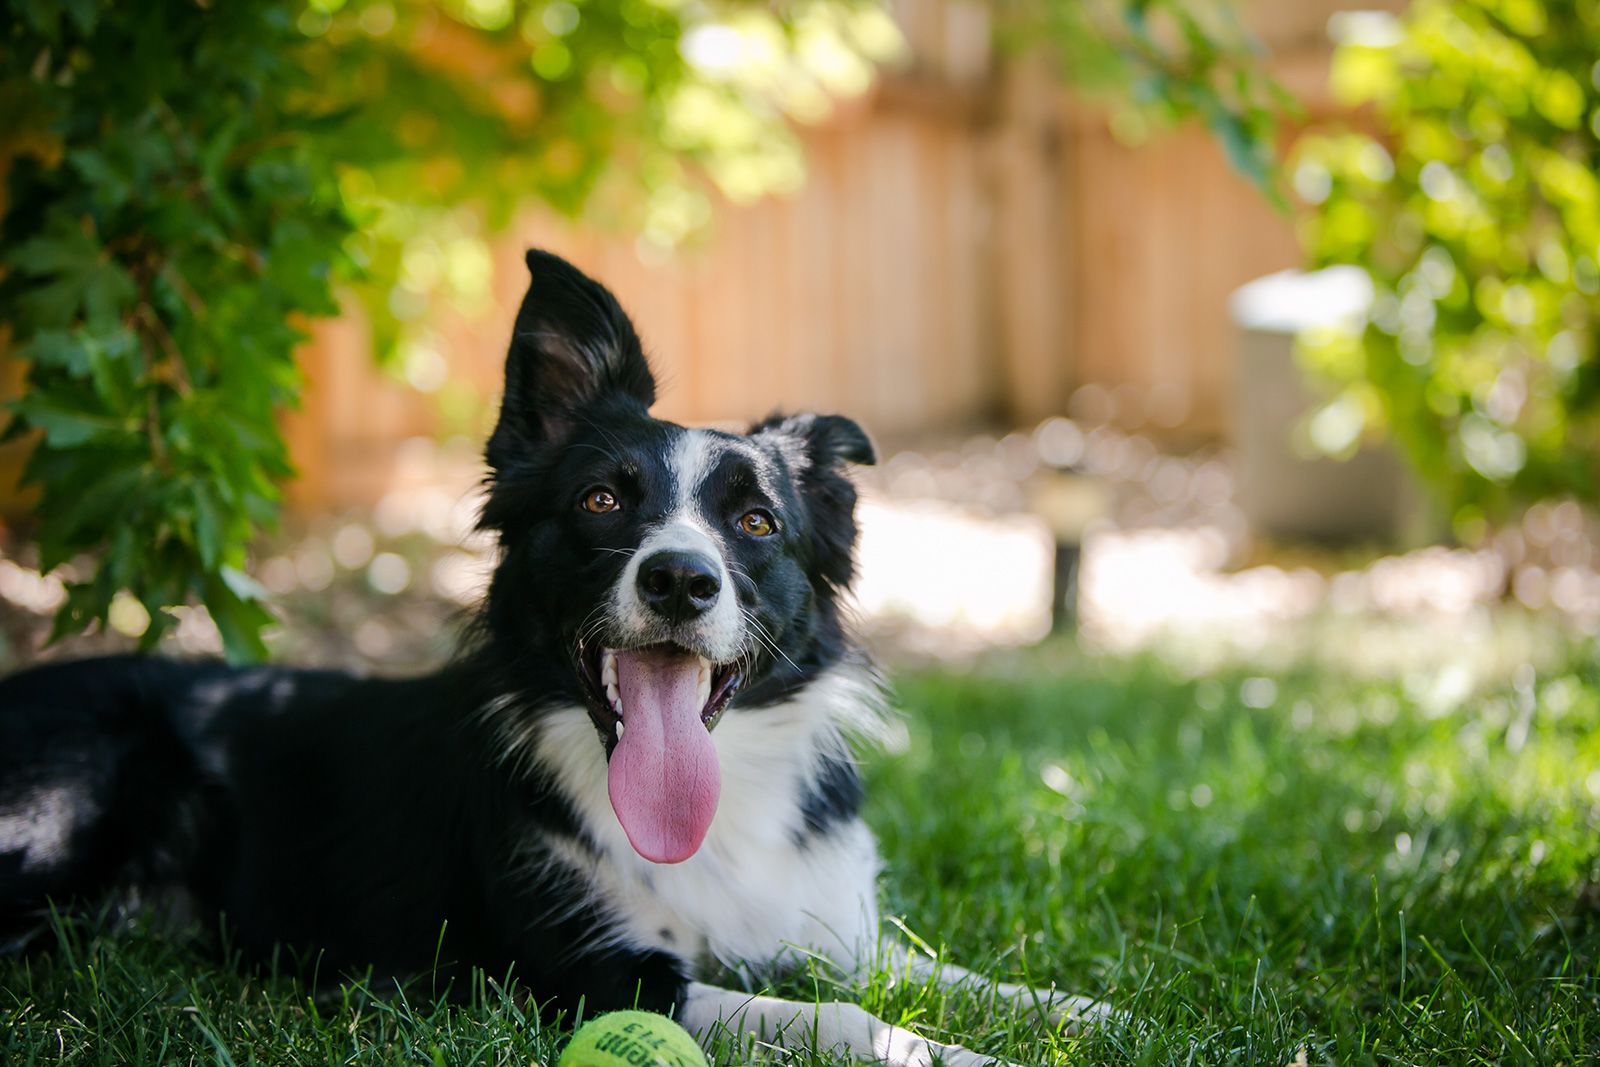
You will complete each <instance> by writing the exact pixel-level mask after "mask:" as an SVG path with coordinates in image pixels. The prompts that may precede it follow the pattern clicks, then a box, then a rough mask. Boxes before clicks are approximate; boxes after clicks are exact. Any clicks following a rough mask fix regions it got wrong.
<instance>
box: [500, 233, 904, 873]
mask: <svg viewBox="0 0 1600 1067" xmlns="http://www.w3.org/2000/svg"><path fill="white" fill-rule="evenodd" d="M528 268H529V271H530V272H531V274H532V280H531V283H530V285H529V288H528V295H527V296H526V298H525V299H524V300H523V302H522V308H521V310H520V311H519V312H518V314H517V321H516V326H515V330H514V333H513V335H512V340H511V350H510V353H509V355H508V356H507V358H506V383H505V398H504V400H503V402H502V405H501V410H500V421H499V423H498V425H497V426H496V427H495V430H494V434H493V436H491V438H490V439H489V446H488V452H487V458H488V462H489V467H490V469H491V471H492V481H491V484H490V492H489V497H488V502H487V504H486V505H485V508H484V514H483V525H484V526H486V527H488V528H490V529H493V530H495V531H497V532H498V533H499V535H500V539H501V544H502V549H503V552H502V558H501V563H500V565H499V567H498V569H497V570H496V572H495V576H494V580H493V582H492V584H491V587H490V593H489V601H488V604H487V609H486V610H487V615H486V622H487V626H486V629H487V630H488V633H489V637H490V640H491V641H492V642H493V643H494V644H495V645H496V646H497V647H498V648H499V650H500V652H501V658H502V660H503V661H504V662H507V663H509V664H510V665H511V668H512V670H513V671H514V670H515V669H516V664H517V662H518V661H519V660H521V661H524V662H526V663H527V664H528V666H529V668H530V670H531V669H532V668H533V665H534V664H538V665H539V667H540V668H541V669H540V670H539V671H538V673H539V675H540V683H541V684H543V683H545V681H546V680H547V676H548V674H549V673H551V672H553V673H555V674H556V675H557V677H558V683H557V684H558V685H559V686H560V687H561V690H560V691H558V692H550V693H530V694H528V695H529V696H530V697H532V698H534V699H536V700H537V699H543V698H556V699H562V698H566V699H576V700H579V701H581V702H582V703H583V704H584V706H585V707H586V708H587V709H588V711H589V715H590V717H591V718H592V719H593V720H594V724H595V727H596V729H597V731H598V734H599V737H598V739H597V744H600V745H602V746H603V747H604V751H605V754H606V758H607V761H608V772H607V773H608V786H609V791H610V796H611V802H612V807H613V808H614V809H615V811H616V814H617V817H618V819H619V821H620V822H621V824H622V827H623V829H624V830H625V831H626V832H627V835H628V839H629V840H630V841H631V842H632V843H633V846H634V848H635V849H637V850H638V851H639V853H640V854H641V855H643V856H645V857H646V858H648V859H651V860H654V861H656V862H663V863H672V862H678V861H681V860H683V859H686V858H688V857H689V856H690V855H692V854H693V853H694V852H695V850H696V849H698V848H699V846H700V842H701V840H702V839H703V838H704V836H705V833H706V830H707V829H708V828H709V826H710V823H711V818H712V816H713V814H715V811H716V803H717V798H718V791H719V783H720V771H719V768H718V766H717V757H716V749H715V746H714V744H713V743H712V741H711V737H710V731H711V730H712V729H713V728H714V727H715V726H716V725H717V722H718V720H719V718H720V717H721V716H722V715H723V714H724V713H725V712H726V711H727V710H728V709H729V707H730V705H733V706H736V707H740V708H746V707H749V708H754V707H759V706H760V705H761V704H763V703H771V702H772V701H773V700H775V699H778V698H780V697H781V696H783V695H784V694H786V693H788V692H792V691H793V690H795V689H796V688H798V687H801V686H804V685H805V684H806V683H807V681H808V680H810V679H811V678H812V677H814V676H815V675H816V674H817V673H818V672H820V671H822V670H824V669H826V668H827V667H828V666H830V665H832V663H833V662H835V661H836V660H837V659H838V657H839V656H840V655H841V653H842V651H843V637H842V632H841V629H840V624H839V619H838V607H837V597H838V594H839V593H840V592H841V591H842V590H843V589H844V588H845V587H846V586H847V585H848V584H849V582H850V579H851V576H852V569H853V564H852V559H851V553H852V549H853V547H854V543H855V520H854V515H853V512H854V508H855V489H854V487H853V486H852V484H851V482H850V480H849V478H848V477H847V476H846V474H845V468H846V466H847V465H848V464H850V463H871V462H873V450H872V445H871V443H870V442H869V441H868V439H867V437H866V435H865V434H864V433H863V432H862V430H861V428H860V427H858V426H857V425H856V424H855V423H853V422H851V421H850V420H848V419H845V418H841V417H839V416H836V415H794V416H788V417H782V416H774V417H772V418H769V419H767V420H765V421H763V422H761V423H759V424H757V425H755V426H753V427H751V429H750V431H749V432H748V433H746V434H742V435H741V434H731V433H722V432H718V431H713V430H701V429H688V428H685V427H683V426H679V425H676V424H674V423H670V422H665V421H663V420H660V419H656V418H653V417H652V416H651V415H650V410H649V409H650V405H651V404H652V403H653V402H654V400H655V380H654V378H653V377H652V376H651V374H650V368H649V366H648V365H647V364H646V362H645V357H644V353H643V351H642V349H641V347H640V344H639V339H638V337H637V335H636V334H635V332H634V329H633V325H632V323H631V322H629V320H628V317H627V315H626V314H624V312H623V311H622V308H621V307H620V306H619V305H618V303H617V301H616V300H615V298H613V297H612V295H611V294H610V293H609V292H607V291H606V289H605V288H604V287H603V286H601V285H600V284H598V283H597V282H595V281H593V280H592V279H590V278H588V277H586V276H584V275H583V274H582V273H581V272H579V271H578V270H577V269H576V268H574V267H573V266H572V265H571V264H569V263H567V262H565V261H564V260H561V259H559V258H557V257H556V256H552V255H550V254H548V253H544V252H538V251H534V252H530V253H528Z"/></svg>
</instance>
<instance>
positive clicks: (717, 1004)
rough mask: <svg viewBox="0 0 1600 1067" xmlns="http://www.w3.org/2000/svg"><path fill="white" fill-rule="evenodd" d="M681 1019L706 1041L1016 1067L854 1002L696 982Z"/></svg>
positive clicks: (894, 1064) (903, 1061) (869, 1058)
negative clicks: (720, 1038)
mask: <svg viewBox="0 0 1600 1067" xmlns="http://www.w3.org/2000/svg"><path fill="white" fill-rule="evenodd" d="M678 1021H679V1022H680V1023H682V1024H683V1026H684V1027H686V1028H687V1029H688V1030H689V1031H690V1032H691V1033H693V1034H695V1035H696V1036H697V1037H698V1038H699V1039H700V1041H701V1042H702V1043H709V1042H710V1041H711V1040H712V1039H713V1038H714V1037H716V1035H717V1034H719V1033H723V1032H725V1033H727V1034H729V1035H731V1036H732V1037H733V1038H734V1039H735V1040H738V1041H740V1042H741V1043H742V1042H744V1041H746V1040H748V1039H752V1038H753V1039H755V1040H756V1041H761V1042H765V1043H767V1044H771V1045H777V1046H779V1047H781V1048H786V1049H791V1050H794V1049H811V1050H813V1051H817V1052H837V1053H841V1054H844V1055H848V1056H850V1057H851V1058H852V1059H855V1060H858V1061H860V1062H863V1063H882V1064H887V1065H888V1067H933V1065H934V1064H935V1063H942V1064H944V1065H945V1067H986V1065H992V1067H1014V1065H1012V1064H1008V1063H1007V1062H1006V1061H1004V1060H1000V1059H996V1058H995V1057H993V1056H982V1055H979V1054H978V1053H976V1052H972V1051H971V1050H969V1049H964V1048H962V1047H961V1046H960V1045H942V1044H939V1043H938V1042H936V1041H929V1040H927V1039H926V1038H921V1037H918V1036H917V1035H916V1034H913V1033H912V1032H911V1031H909V1030H905V1029H903V1028H901V1027H898V1026H892V1025H890V1024H889V1023H886V1022H884V1021H883V1020H882V1019H879V1018H878V1017H876V1016H874V1015H872V1014H870V1013H869V1012H867V1011H866V1010H865V1009H863V1008H861V1007H858V1006H857V1005H855V1004H845V1003H839V1002H831V1003H824V1004H809V1003H805V1002H802V1001H797V1000H780V999H778V998H776V997H761V996H752V995H751V994H749V993H739V992H735V991H733V990H729V989H719V988H717V987H716V986H710V985H704V984H702V983H700V982H692V983H690V985H689V988H688V991H687V993H686V994H685V996H684V1000H683V1010H682V1011H681V1012H680V1014H679V1019H678Z"/></svg>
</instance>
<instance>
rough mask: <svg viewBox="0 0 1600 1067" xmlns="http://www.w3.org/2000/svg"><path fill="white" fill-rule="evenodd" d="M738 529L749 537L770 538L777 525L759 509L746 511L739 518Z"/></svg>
mask: <svg viewBox="0 0 1600 1067" xmlns="http://www.w3.org/2000/svg"><path fill="white" fill-rule="evenodd" d="M739 529H741V530H743V531H744V532H745V533H747V534H749V535H750V536H751V537H771V536H772V534H773V531H775V530H776V529H777V525H776V524H775V523H774V522H773V521H772V516H771V515H768V514H767V513H766V512H765V511H762V510H760V509H759V508H758V509H756V510H755V511H747V512H745V513H744V514H743V515H741V516H740V517H739Z"/></svg>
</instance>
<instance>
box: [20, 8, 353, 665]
mask: <svg viewBox="0 0 1600 1067" xmlns="http://www.w3.org/2000/svg"><path fill="white" fill-rule="evenodd" d="M6 21H7V24H8V25H9V27H10V29H9V31H8V33H7V35H6V36H7V39H6V42H5V45H6V47H5V49H4V52H3V53H0V57H3V58H0V97H3V98H5V99H6V100H7V101H8V105H9V106H7V107H6V108H5V109H4V110H5V114H6V115H7V116H8V119H7V121H8V124H9V127H10V128H9V129H8V130H7V131H6V135H5V136H6V142H5V143H6V146H7V148H6V150H5V151H4V152H3V154H0V158H5V159H6V160H7V161H8V162H10V163H11V167H10V170H11V173H10V182H9V187H8V189H7V190H6V195H7V196H8V202H7V203H6V207H7V209H8V210H7V211H6V214H5V217H4V220H3V225H4V230H3V260H4V266H5V269H6V271H7V273H6V275H5V277H4V279H3V281H0V321H3V322H4V323H5V324H6V325H7V327H8V328H9V330H10V332H11V346H12V351H11V353H10V354H11V356H13V357H14V358H20V359H23V360H26V361H27V362H28V364H29V367H30V370H29V377H28V385H27V390H26V392H25V394H24V395H23V396H22V397H21V398H20V399H19V400H17V401H16V402H15V403H14V404H13V406H12V411H13V414H14V415H15V418H14V419H12V420H11V424H10V427H9V431H8V432H9V434H10V435H12V436H16V435H19V434H21V433H23V432H25V431H34V432H36V433H37V435H38V443H37V445H36V447H35V449H34V451H33V456H32V460H31V462H30V464H29V467H28V471H27V478H28V479H29V480H31V481H32V482H34V483H36V484H37V485H38V486H39V488H40V496H39V502H38V506H37V517H38V540H39V545H40V554H41V558H42V560H43V562H44V565H45V567H46V568H47V569H48V568H53V567H55V566H57V565H59V564H61V563H63V562H65V561H67V560H69V559H70V558H72V557H73V556H74V555H76V554H78V553H81V552H88V551H93V552H96V553H98V554H99V555H100V557H101V561H100V565H99V568H98V571H97V572H96V573H95V575H94V577H93V578H92V579H89V580H86V581H80V582H76V583H74V584H72V585H71V587H70V591H69V597H68V600H67V603H66V605H65V606H64V607H63V608H62V610H61V613H60V615H59V617H58V620H57V623H58V625H57V630H58V632H67V631H72V630H78V629H82V628H83V627H85V626H86V625H88V624H89V623H90V622H91V621H92V620H94V619H96V618H102V617H104V616H105V615H106V613H107V612H108V611H109V609H110V606H111V603H112V600H113V597H114V596H115V594H116V593H117V592H118V591H119V590H124V589H126V590H131V591H132V593H133V595H134V596H135V597H137V599H138V601H139V602H141V603H142V604H143V606H144V608H145V610H146V611H147V612H148V613H149V615H150V617H151V623H150V626H149V629H148V630H147V631H146V634H147V637H148V639H149V640H150V641H151V642H154V641H155V640H156V639H157V638H158V637H159V636H160V635H161V634H162V633H163V632H165V631H166V630H167V629H168V628H170V626H171V625H172V624H173V623H174V622H175V621H176V620H175V617H174V616H173V614H172V613H171V612H170V611H168V610H166V608H167V607H168V606H170V605H182V604H185V603H187V602H188V601H190V600H191V599H197V600H199V601H201V602H203V603H204V604H205V605H206V606H207V608H208V609H209V610H210V612H211V615H212V618H213V619H214V620H215V621H216V624H217V626H218V628H219V629H220V630H221V632H222V634H223V637H224V638H225V640H226V642H227V646H228V648H229V650H230V652H231V653H232V654H234V655H236V656H242V655H254V654H260V653H261V651H262V648H261V646H260V638H259V633H260V630H261V628H262V626H263V625H264V624H265V623H266V622H267V621H268V616H267V614H266V612H265V609H264V608H263V607H262V605H261V603H260V599H261V596H260V591H259V589H258V588H257V587H256V585H255V583H254V582H253V581H252V580H251V579H250V578H248V577H247V575H246V573H245V570H244V564H245V559H244V552H245V545H246V543H247V541H248V539H249V537H250V536H251V534H252V532H253V530H254V528H255V527H256V526H257V525H258V524H260V523H263V522H266V521H268V520H270V519H271V517H272V515H273V513H274V508H275V504H276V500H277V489H276V486H275V482H276V480H277V479H278V478H280V477H281V476H283V475H284V474H286V473H287V471H288V463H287V460H286V457H285V455H284V448H283V442H282V439H281V437H280V435H279V432H278V430H277V427H276V425H275V416H276V414H277V412H278V410H279V408H280V407H281V406H282V405H283V404H284V403H286V402H288V401H289V400H291V399H292V398H293V397H294V395H295V386H296V379H295V368H294V361H293V352H294V346H295V344H296V343H297V342H298V341H299V340H300V339H301V333H300V332H299V331H298V330H297V329H296V328H295V326H294V324H293V323H294V322H295V321H296V319H298V318H303V317H304V316H306V315H318V314H328V313H330V312H332V311H333V310H334V304H333V300H332V298H331V296H330V288H329V287H330V284H331V282H332V279H333V276H334V275H335V273H336V271H338V270H339V269H340V266H341V259H342V256H341V251H340V250H341V246H342V242H343V241H344V240H345V238H346V236H347V234H348V233H349V232H350V224H349V221H348V217H347V215H346V213H345V212H344V210H343V208H342V206H341V204H340V202H339V199H338V196H337V194H336V191H335V189H334V187H333V178H332V173H331V170H330V168H329V167H328V166H327V163H326V161H325V160H321V159H318V158H317V157H316V155H315V152H314V150H313V149H312V147H311V144H312V142H311V140H310V137H309V133H310V131H311V130H312V129H313V128H314V126H315V123H316V122H317V119H316V117H315V116H314V115H312V114H310V113H308V112H307V111H306V110H305V109H304V108H301V107H298V106H295V105H294V103H293V102H292V98H293V95H294V93H295V90H296V89H297V87H298V85H299V84H300V82H301V81H302V76H301V74H300V72H299V71H298V70H297V69H296V68H295V66H294V65H293V61H292V60H293V47H294V44H295V37H296V31H295V29H294V26H293V22H292V17H291V14H290V12H289V11H288V10H287V9H286V8H284V7H283V6H281V5H271V4H249V3H245V4H217V5H213V6H211V7H209V8H201V7H198V6H196V5H194V4H192V3H189V2H187V0H160V2H151V3H146V4H138V5H132V4H109V3H107V4H101V3H98V2H95V0H77V2H74V3H69V4H61V5H57V4H55V3H48V2H41V3H28V2H14V3H7V4H6ZM19 155H20V157H21V158H18V157H19ZM135 610H136V609H135Z"/></svg>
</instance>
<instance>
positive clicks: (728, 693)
mask: <svg viewBox="0 0 1600 1067" xmlns="http://www.w3.org/2000/svg"><path fill="white" fill-rule="evenodd" d="M641 657H642V658H646V659H649V660H651V661H653V662H655V663H656V664H657V665H658V666H660V667H662V668H664V669H666V670H669V671H672V672H674V673H677V674H680V675H681V676H682V678H683V679H685V680H686V679H687V678H688V677H689V672H690V671H693V672H694V674H693V681H694V684H695V690H694V696H695V698H696V703H697V705H698V707H699V716H700V722H701V723H703V724H704V725H705V728H706V729H707V730H713V729H715V728H716V725H717V723H718V722H720V721H721V719H722V713H723V712H724V711H726V710H727V708H728V702H729V701H731V700H732V699H733V697H734V694H736V693H737V692H738V691H739V690H740V688H742V687H743V685H744V681H745V675H746V673H747V669H748V667H747V664H746V663H745V661H744V660H742V659H737V660H732V661H730V662H727V663H714V662H712V661H711V660H709V659H707V658H706V657H705V656H702V655H700V654H698V653H696V652H693V651H690V650H689V649H687V648H684V647H682V646H681V645H675V644H670V643H667V644H655V645H646V646H644V647H641V648H632V649H616V648H606V647H605V646H603V645H595V646H593V647H592V648H591V647H580V649H579V652H578V658H579V661H580V670H579V673H580V674H581V675H582V677H583V682H584V687H585V689H587V691H588V697H589V701H588V703H589V715H590V718H592V719H594V724H595V726H596V727H597V728H598V729H599V731H600V733H601V735H602V736H603V737H604V738H605V741H606V753H607V755H608V756H609V755H610V753H611V751H612V750H613V749H614V748H615V746H616V743H617V742H619V741H621V740H622V738H623V735H624V734H625V733H626V732H627V729H628V709H627V703H626V702H625V700H624V696H623V692H622V686H621V683H620V681H619V677H620V676H619V673H618V664H619V663H622V664H627V663H629V662H630V661H635V660H637V659H639V658H641Z"/></svg>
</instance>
